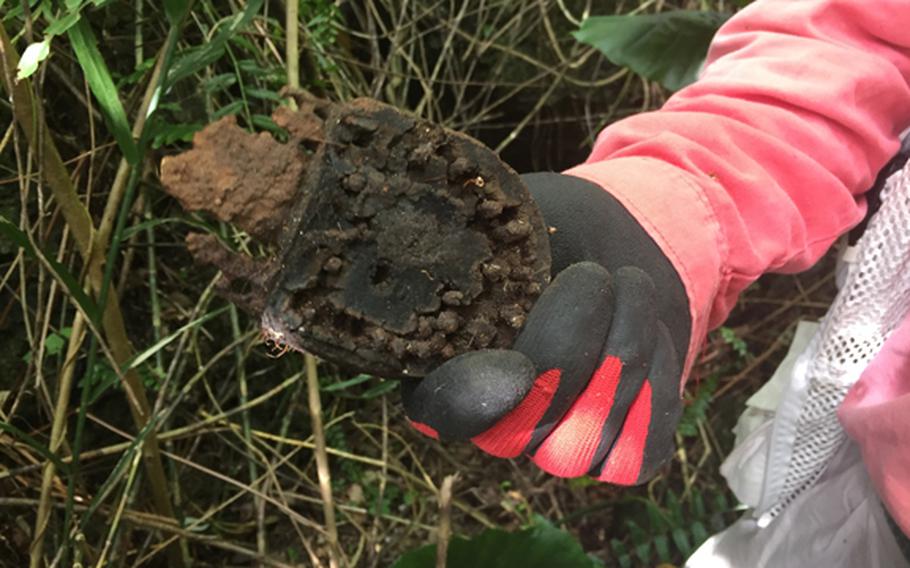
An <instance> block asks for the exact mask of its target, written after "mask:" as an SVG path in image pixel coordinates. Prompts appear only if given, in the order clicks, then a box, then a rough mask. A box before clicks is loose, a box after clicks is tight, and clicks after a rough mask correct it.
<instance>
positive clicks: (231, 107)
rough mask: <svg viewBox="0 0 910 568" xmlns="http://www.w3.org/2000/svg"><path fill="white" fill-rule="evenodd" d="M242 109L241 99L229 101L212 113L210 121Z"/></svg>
mask: <svg viewBox="0 0 910 568" xmlns="http://www.w3.org/2000/svg"><path fill="white" fill-rule="evenodd" d="M242 110H243V101H233V102H230V103H228V104H226V105H224V106H223V107H221V108H220V109H218V110H216V111H215V112H213V113H212V121H213V122H214V121H216V120H218V119H219V118H223V117H225V116H228V115H230V114H237V113H238V112H240V111H242Z"/></svg>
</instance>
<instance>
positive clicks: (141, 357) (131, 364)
mask: <svg viewBox="0 0 910 568" xmlns="http://www.w3.org/2000/svg"><path fill="white" fill-rule="evenodd" d="M227 310H228V306H224V307H222V308H218V309H217V310H215V311H213V312H209V313H207V314H205V315H204V316H201V317H199V318H196V319H194V320H193V321H191V322H189V323H187V324H185V325H184V326H182V327H181V328H180V329H178V330H177V331H175V332H174V333H172V334H170V335H169V336H167V337H165V338H163V339H161V340H160V341H158V342H157V343H155V344H154V345H152V346H151V347H149V348H148V349H146V350H144V351H142V352H141V353H137V354H136V355H134V356H133V358H132V359H130V360H128V361H126V362H125V363H124V364H123V365H122V366H121V370H122V372H124V373H126V372H127V371H129V370H130V369H133V368H135V367H138V366H139V365H141V364H142V363H144V362H145V361H147V360H148V359H150V358H151V357H153V356H154V355H155V353H157V352H158V351H160V350H161V349H164V348H165V347H167V345H168V344H169V343H171V342H172V341H174V340H175V339H177V338H178V337H180V336H181V335H182V334H183V333H185V332H186V331H188V330H190V329H193V328H194V327H198V326H200V325H202V324H204V323H205V322H207V321H209V320H210V319H212V318H214V317H217V316H219V315H221V314H223V313H224V312H226V311H227Z"/></svg>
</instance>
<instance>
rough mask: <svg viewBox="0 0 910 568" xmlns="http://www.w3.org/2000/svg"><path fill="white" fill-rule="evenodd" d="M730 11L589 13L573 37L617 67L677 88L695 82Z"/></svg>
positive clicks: (665, 85)
mask: <svg viewBox="0 0 910 568" xmlns="http://www.w3.org/2000/svg"><path fill="white" fill-rule="evenodd" d="M729 17H730V16H729V14H721V13H718V12H697V11H688V10H676V11H670V12H661V13H659V14H636V15H623V16H594V17H590V18H587V19H586V20H585V21H583V22H582V23H581V27H580V28H579V29H578V31H577V32H574V33H573V35H574V36H575V39H577V40H578V41H580V42H582V43H585V44H587V45H590V46H593V47H596V48H597V49H599V50H600V51H602V52H603V53H604V55H606V56H607V58H608V59H609V60H610V61H612V62H613V63H615V64H617V65H621V66H623V67H628V68H629V69H631V70H632V71H634V72H635V73H638V74H639V75H641V76H643V77H646V78H648V79H651V80H653V81H657V82H658V83H660V84H661V85H663V86H664V87H666V88H667V89H669V90H671V91H678V90H679V89H681V88H683V87H685V86H686V85H688V84H690V83H692V82H693V81H695V77H696V74H697V73H698V69H699V67H700V66H701V64H702V62H703V61H704V59H705V55H706V54H707V53H708V45H709V44H710V43H711V38H713V37H714V33H715V32H717V29H718V28H719V27H720V25H721V24H722V23H723V22H724V21H725V20H726V19H727V18H729Z"/></svg>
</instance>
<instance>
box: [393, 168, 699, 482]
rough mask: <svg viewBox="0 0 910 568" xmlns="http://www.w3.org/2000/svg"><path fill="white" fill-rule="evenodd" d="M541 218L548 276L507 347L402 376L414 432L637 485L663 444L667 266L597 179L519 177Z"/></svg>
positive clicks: (671, 354) (668, 341)
mask: <svg viewBox="0 0 910 568" xmlns="http://www.w3.org/2000/svg"><path fill="white" fill-rule="evenodd" d="M523 179H524V181H525V183H526V184H527V185H528V188H529V189H530V191H531V194H532V196H533V197H534V199H535V201H536V202H537V204H538V205H539V207H540V209H541V212H542V214H543V217H544V221H545V223H546V224H547V226H548V227H552V228H553V229H555V230H553V229H551V231H552V232H551V236H550V245H551V250H552V255H553V269H552V272H553V274H555V275H556V276H555V278H554V279H553V281H552V283H551V284H550V285H549V286H548V287H547V289H546V290H545V291H544V293H543V294H542V295H541V297H540V299H539V300H538V301H537V303H536V304H535V306H534V308H533V310H532V311H531V313H530V315H529V317H528V321H527V323H526V325H525V327H524V329H523V330H522V332H521V334H520V336H519V337H518V339H517V340H516V342H515V345H514V347H513V350H484V351H476V352H471V353H467V354H464V355H461V356H458V357H455V358H453V359H451V360H449V361H447V362H446V363H445V364H443V365H442V366H440V367H439V368H438V369H436V370H435V371H433V372H432V373H431V374H430V375H428V376H427V377H426V378H424V379H423V380H422V381H420V382H418V383H414V382H412V381H404V382H403V383H402V397H403V401H404V407H405V411H406V412H407V414H408V416H409V418H410V420H411V422H412V424H413V425H414V427H415V428H417V429H418V430H419V431H421V432H423V433H424V434H427V435H429V436H432V437H434V438H437V439H440V440H468V439H470V440H471V441H472V442H473V443H474V444H475V445H477V446H478V447H479V448H480V449H482V450H483V451H485V452H488V453H490V454H492V455H494V456H499V457H509V458H511V457H517V456H519V455H521V454H527V455H529V456H530V457H531V459H532V460H533V461H534V463H535V464H537V465H538V466H539V467H540V468H542V469H543V470H545V471H547V472H549V473H551V474H553V475H557V476H560V477H577V476H581V475H586V474H589V475H592V476H594V477H596V478H597V479H600V480H602V481H607V482H611V483H616V484H622V485H632V484H638V483H642V482H644V481H646V480H648V479H649V478H650V477H652V476H653V475H654V473H655V472H656V470H657V469H658V467H659V466H660V465H662V464H663V463H664V462H665V461H666V460H667V459H668V458H669V457H670V456H671V455H672V452H673V447H674V443H673V438H674V436H673V434H674V431H675V429H676V424H677V422H678V421H679V417H680V414H681V412H682V404H681V400H680V396H679V395H680V379H681V373H682V370H683V365H684V361H685V357H686V353H687V350H688V348H689V336H690V328H691V318H690V315H689V303H688V298H687V295H686V291H685V288H684V287H683V284H682V281H681V280H680V278H679V276H678V274H677V273H676V270H675V269H674V268H673V266H672V265H671V263H670V261H669V260H668V259H667V258H666V256H665V255H664V253H663V252H662V251H661V250H660V249H659V248H658V246H657V244H656V243H655V242H654V240H653V239H652V238H651V237H650V236H649V235H648V233H647V232H646V231H645V230H644V228H642V227H641V225H639V223H638V222H637V221H636V220H635V219H634V218H633V217H632V215H630V214H629V213H628V211H626V209H625V208H624V207H623V206H622V205H621V204H620V203H619V202H618V201H617V200H616V199H615V198H613V197H612V196H611V195H610V194H609V193H608V192H607V191H605V190H604V189H602V188H600V187H598V186H596V185H595V184H593V183H591V182H588V181H586V180H583V179H581V178H576V177H572V176H568V175H561V174H553V173H542V174H530V175H526V176H523Z"/></svg>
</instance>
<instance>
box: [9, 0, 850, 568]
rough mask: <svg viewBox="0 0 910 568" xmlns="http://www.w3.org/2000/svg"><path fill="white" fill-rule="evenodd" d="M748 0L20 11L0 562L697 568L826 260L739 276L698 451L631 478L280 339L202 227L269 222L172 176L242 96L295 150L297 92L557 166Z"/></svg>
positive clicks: (705, 393) (680, 64) (710, 349)
mask: <svg viewBox="0 0 910 568" xmlns="http://www.w3.org/2000/svg"><path fill="white" fill-rule="evenodd" d="M742 3H744V2H732V3H731V2H729V1H727V2H724V1H723V0H711V1H707V0H702V1H688V0H677V1H659V0H638V1H631V0H630V1H620V0H615V1H610V2H583V1H576V0H535V1H530V2H514V1H511V0H465V1H454V0H451V1H449V0H410V1H409V0H368V1H366V2H347V1H338V2H331V1H330V0H300V2H299V3H297V4H295V3H291V4H285V3H283V2H266V1H264V0H220V1H217V2H216V1H214V0H196V1H188V0H165V1H163V2H160V3H159V2H147V1H144V0H134V1H132V2H125V1H105V0H92V1H86V0H2V1H0V18H2V29H0V51H2V58H0V90H2V92H3V93H4V96H3V98H2V101H0V565H7V566H24V565H27V564H29V563H31V565H32V566H41V565H44V564H48V565H56V566H71V565H76V563H81V564H82V565H98V566H101V565H108V564H110V565H117V566H143V565H151V566H180V565H187V566H188V565H191V564H192V565H196V566H206V565H213V566H221V565H268V566H285V565H304V566H309V565H312V566H389V565H392V564H394V563H395V562H399V565H400V566H402V567H405V566H432V565H434V563H435V558H436V552H435V551H434V549H432V548H423V549H421V550H418V551H417V552H415V553H412V554H411V555H409V556H406V557H405V558H403V559H401V560H399V559H400V558H401V556H402V555H403V554H405V553H406V552H408V551H411V550H414V549H418V548H420V547H422V546H425V545H428V544H429V545H432V544H433V543H436V542H437V541H439V540H440V539H441V541H442V542H446V543H448V546H449V550H450V555H449V559H450V562H449V565H450V566H468V565H470V566H471V567H472V568H480V567H482V566H488V565H489V566H497V565H521V564H524V565H526V566H535V565H541V566H556V565H559V566H593V565H598V564H600V563H602V564H605V565H608V566H624V567H625V566H654V565H658V564H661V563H669V564H678V563H680V562H681V561H682V560H683V558H684V557H685V556H686V555H687V554H688V553H689V552H691V551H692V550H693V549H694V547H695V546H697V545H698V544H699V543H700V542H702V541H703V540H704V539H705V538H706V537H707V536H708V534H710V532H712V531H715V530H718V529H720V528H722V527H723V526H724V525H725V524H726V523H729V522H730V521H731V520H732V519H733V518H735V517H736V515H737V512H736V502H735V499H734V498H733V497H732V495H730V494H729V493H728V492H727V490H726V488H725V486H724V484H723V479H722V478H721V477H720V475H719V474H718V472H717V468H718V466H719V464H720V463H721V461H722V460H723V457H724V455H725V454H726V453H727V452H728V451H729V449H730V447H731V446H732V439H733V436H732V433H731V428H732V426H733V425H734V424H735V421H736V417H737V416H738V413H739V412H740V411H741V409H742V403H743V402H744V400H745V399H746V398H747V397H748V395H749V394H750V393H751V392H753V391H754V389H755V386H756V385H757V384H760V383H761V382H762V380H763V378H765V377H767V376H768V375H769V373H770V371H771V370H772V369H773V367H774V364H775V363H776V362H777V361H778V360H779V359H780V358H781V357H782V356H783V354H784V352H785V349H786V345H787V340H788V339H789V337H790V336H791V335H792V332H793V329H794V322H795V319H796V317H797V316H800V315H803V316H807V317H814V316H818V315H820V314H821V313H823V310H824V308H825V306H826V305H827V302H828V301H829V299H830V297H831V296H832V286H833V284H832V281H833V278H832V271H831V267H830V262H823V263H822V264H821V265H820V266H819V267H818V268H816V269H814V270H813V271H810V272H809V273H806V274H803V275H799V276H788V277H770V278H765V279H763V280H761V281H760V282H759V283H758V284H756V285H755V286H753V287H752V288H750V289H749V290H748V291H747V292H746V294H745V295H744V297H743V299H742V301H741V303H740V306H739V307H738V308H737V311H736V313H735V314H734V316H733V317H732V318H731V320H730V321H729V322H728V324H727V325H728V327H725V328H722V329H721V330H719V331H718V332H716V333H714V334H712V335H711V337H710V338H709V342H708V344H707V345H706V347H705V350H704V352H703V354H702V356H701V359H700V362H699V364H698V367H697V370H696V372H695V375H694V378H693V380H692V381H691V382H690V384H689V387H688V391H687V394H686V397H687V401H688V404H687V407H686V411H685V416H684V418H683V421H682V423H681V424H680V427H679V430H678V433H677V441H678V443H679V451H678V453H677V455H676V458H675V459H674V461H673V462H672V463H671V464H670V465H668V466H667V467H666V468H665V469H664V470H663V471H662V472H661V474H660V475H659V476H658V477H657V478H656V479H654V480H653V481H652V482H651V483H649V484H647V485H646V486H642V487H637V488H633V489H620V488H616V487H612V486H608V485H603V484H599V483H596V482H593V481H591V480H589V479H587V478H580V479H574V480H561V479H556V478H552V477H549V476H547V475H545V474H543V473H541V472H539V471H537V470H536V469H534V468H533V467H532V466H531V465H530V464H528V463H527V462H526V461H523V460H517V461H501V460H495V459H493V458H490V457H488V456H484V455H482V454H480V453H479V452H476V451H474V450H473V449H472V448H471V447H469V446H459V445H455V446H451V445H450V446H445V447H443V446H441V445H439V444H437V443H436V442H434V441H432V440H429V439H426V438H423V437H421V436H420V435H419V434H417V433H416V432H414V431H412V430H411V429H410V428H409V427H408V426H407V425H406V421H405V420H404V418H403V416H402V412H401V410H400V409H399V407H398V403H397V397H398V395H397V392H396V383H395V382H394V381H386V380H383V379H382V378H380V377H373V376H369V375H358V376H351V375H350V374H344V373H341V372H339V371H338V370H337V369H335V368H333V367H332V366H331V365H328V364H318V366H317V364H316V362H315V361H314V360H309V361H306V362H305V360H304V357H303V356H301V355H299V354H287V355H285V356H283V357H277V358H276V357H272V356H270V353H269V350H268V348H266V347H265V346H264V345H263V344H262V342H261V339H260V336H259V332H258V322H256V321H253V320H251V319H249V318H247V317H245V316H244V315H242V314H241V313H239V312H238V311H237V310H236V309H235V308H234V307H233V306H231V305H229V304H227V303H226V302H225V301H223V300H221V299H220V298H218V297H217V296H215V295H213V293H212V288H213V283H214V281H215V279H216V278H217V275H216V274H211V273H207V272H205V271H201V270H198V269H196V268H195V267H194V266H193V264H192V262H191V261H190V258H189V256H188V254H187V253H186V251H185V248H184V245H183V238H184V235H185V234H186V232H187V231H188V229H189V228H190V227H192V228H194V230H200V229H201V230H204V231H210V232H213V233H216V234H218V235H219V236H220V237H221V238H222V239H223V240H224V242H225V243H228V244H229V245H230V246H232V247H234V248H236V249H238V250H248V249H249V247H250V241H249V238H248V236H246V235H244V234H243V233H241V232H239V231H237V230H236V229H234V228H232V227H229V226H226V225H223V224H218V223H217V222H214V221H213V220H212V219H209V218H206V217H204V216H199V215H189V214H185V213H184V212H182V211H181V210H180V208H179V207H178V206H177V204H176V203H175V202H174V201H173V200H172V199H170V198H168V197H167V196H166V195H165V194H164V193H163V192H162V191H161V189H160V182H159V179H158V175H157V173H158V164H159V163H160V161H161V158H162V157H163V156H165V155H167V154H172V153H177V152H180V151H182V150H185V149H187V148H188V147H189V145H190V142H191V140H192V136H193V133H194V132H196V131H198V130H199V129H201V128H202V127H203V126H204V125H205V124H208V123H210V122H212V121H215V120H217V119H219V118H221V117H224V116H227V115H234V116H236V119H237V121H238V123H239V124H241V125H242V126H243V127H245V128H247V129H249V130H251V131H261V132H264V133H266V134H265V135H271V136H275V137H276V138H277V139H278V140H284V139H285V138H284V136H285V132H284V131H283V130H282V129H281V128H280V127H279V126H278V125H276V124H275V122H274V121H273V120H272V119H271V118H270V115H271V113H272V111H273V110H274V109H275V108H276V107H277V106H278V105H289V106H292V105H293V104H294V102H293V100H294V99H293V97H291V96H290V95H293V94H294V93H295V92H298V91H301V90H304V91H307V92H309V93H312V94H315V95H317V96H321V97H326V98H330V99H335V100H343V99H348V98H351V97H354V96H372V97H375V98H378V99H381V100H384V101H387V102H391V103H393V104H396V105H398V106H400V107H403V108H407V109H410V110H412V111H414V112H416V113H419V114H421V115H422V116H425V117H427V118H429V119H431V120H434V121H437V122H440V123H442V124H445V125H446V126H449V127H452V128H455V129H459V130H463V131H466V132H468V133H471V134H473V135H474V136H476V137H478V138H479V139H481V140H482V141H484V142H485V143H487V144H488V145H489V146H490V147H492V148H495V149H496V150H497V151H498V152H500V153H501V155H502V156H503V158H504V159H505V160H506V161H507V162H509V163H511V164H512V165H513V166H514V167H515V168H516V169H517V170H519V171H529V170H532V169H554V170H558V169H561V168H564V167H568V166H571V165H573V164H575V163H577V162H579V161H581V160H583V159H584V157H585V155H586V152H587V150H588V148H589V147H590V144H591V142H592V140H593V137H594V136H595V135H596V133H597V132H598V131H599V130H600V129H601V128H602V127H603V126H604V125H606V124H608V123H609V122H611V121H615V120H617V119H620V118H622V117H624V116H627V115H629V114H632V113H636V112H641V111H647V110H649V109H653V108H655V107H658V106H660V104H661V103H662V102H663V101H664V100H665V99H666V97H667V96H669V94H670V92H671V89H675V88H678V87H679V86H681V85H682V84H684V83H685V82H686V81H688V80H691V77H692V76H693V75H694V72H695V69H697V64H698V62H699V59H700V57H702V56H703V54H704V46H705V44H706V42H707V39H708V38H710V35H711V34H712V33H713V31H714V29H716V27H717V25H719V23H720V22H721V21H722V20H723V19H724V18H725V17H727V16H728V15H729V14H730V13H732V12H733V11H734V10H735V9H737V8H738V7H739V5H740V4H742ZM678 10H684V12H679V11H678ZM613 15H621V16H622V18H621V19H600V20H593V19H592V20H589V19H588V18H589V17H592V16H613ZM579 30H581V31H580V32H579ZM576 32H577V33H576ZM643 37H647V38H648V39H647V41H639V40H640V39H641V38H643ZM679 38H684V40H683V41H680V40H679ZM249 252H252V253H256V252H257V251H255V250H252V251H249ZM307 363H309V364H307ZM320 417H321V419H320ZM447 479H448V481H447V482H446V481H445V480H447ZM449 534H452V535H460V536H458V537H456V536H452V537H449V536H447V535H449ZM478 535H479V536H478ZM461 536H463V537H465V538H464V539H462V538H460V537H461ZM472 537H474V538H473V540H471V538H472ZM582 551H583V552H582ZM504 554H505V555H506V556H502V555H504ZM497 555H498V556H497ZM493 558H496V560H492V559H493ZM552 558H559V559H560V560H559V561H558V562H559V563H558V564H554V563H553V562H555V561H553V560H552ZM533 562H538V563H539V564H534V563H533Z"/></svg>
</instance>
